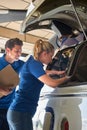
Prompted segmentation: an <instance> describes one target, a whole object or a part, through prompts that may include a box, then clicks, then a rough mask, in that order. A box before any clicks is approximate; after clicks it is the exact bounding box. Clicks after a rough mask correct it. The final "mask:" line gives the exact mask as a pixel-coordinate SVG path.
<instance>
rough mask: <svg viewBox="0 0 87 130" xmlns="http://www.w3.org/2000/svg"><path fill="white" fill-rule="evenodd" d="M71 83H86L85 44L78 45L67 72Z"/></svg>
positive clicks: (86, 47)
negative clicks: (70, 77)
mask: <svg viewBox="0 0 87 130" xmlns="http://www.w3.org/2000/svg"><path fill="white" fill-rule="evenodd" d="M67 74H68V75H72V80H73V81H75V80H76V81H80V82H87V42H84V43H83V44H81V45H79V46H78V47H77V48H76V50H75V54H74V57H73V60H72V63H71V65H70V68H69V70H68V72H67Z"/></svg>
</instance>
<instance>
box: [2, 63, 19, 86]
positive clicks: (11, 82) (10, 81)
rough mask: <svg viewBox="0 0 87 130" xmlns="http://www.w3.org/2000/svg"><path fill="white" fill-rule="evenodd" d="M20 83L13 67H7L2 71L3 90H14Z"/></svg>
mask: <svg viewBox="0 0 87 130" xmlns="http://www.w3.org/2000/svg"><path fill="white" fill-rule="evenodd" d="M18 83H19V76H18V74H17V73H16V72H15V70H14V69H13V68H12V66H11V65H7V66H6V67H5V68H3V69H2V70H1V71H0V86H1V87H2V88H5V87H10V88H14V87H16V86H17V85H18Z"/></svg>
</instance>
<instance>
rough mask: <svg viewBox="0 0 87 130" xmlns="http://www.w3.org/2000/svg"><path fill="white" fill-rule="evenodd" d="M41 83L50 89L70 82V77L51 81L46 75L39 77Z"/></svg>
mask: <svg viewBox="0 0 87 130" xmlns="http://www.w3.org/2000/svg"><path fill="white" fill-rule="evenodd" d="M38 79H39V80H40V81H41V82H43V83H44V84H46V85H48V86H50V87H53V88H55V87H58V86H59V85H60V84H62V83H64V82H66V81H68V80H70V77H69V76H65V77H62V78H60V79H52V78H51V77H49V76H48V75H47V74H44V75H42V76H40V77H39V78H38Z"/></svg>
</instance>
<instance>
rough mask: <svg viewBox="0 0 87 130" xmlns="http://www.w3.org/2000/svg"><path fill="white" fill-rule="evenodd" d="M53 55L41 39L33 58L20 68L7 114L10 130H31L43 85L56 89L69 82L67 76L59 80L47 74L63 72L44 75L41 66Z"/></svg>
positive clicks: (49, 46) (46, 43)
mask: <svg viewBox="0 0 87 130" xmlns="http://www.w3.org/2000/svg"><path fill="white" fill-rule="evenodd" d="M53 55H54V47H53V45H52V44H50V43H49V42H47V41H42V40H41V39H40V40H38V41H37V42H36V43H35V46H34V56H30V57H29V59H28V60H27V62H26V63H25V64H24V66H23V68H22V71H21V74H20V83H19V88H18V90H17V91H16V93H15V98H14V100H13V102H12V103H11V105H10V107H9V110H8V113H7V120H8V123H9V127H10V130H33V126H32V117H33V116H34V114H35V112H36V108H37V105H38V100H39V95H40V91H41V88H42V87H43V86H44V84H47V85H49V86H50V87H53V88H56V87H58V85H60V84H62V83H64V82H65V81H67V80H69V77H67V76H65V77H63V78H60V79H52V78H51V77H50V76H49V74H58V75H59V74H64V73H65V72H64V71H47V73H46V72H45V70H44V69H43V67H44V66H43V64H46V65H47V64H48V63H50V62H51V61H52V57H53Z"/></svg>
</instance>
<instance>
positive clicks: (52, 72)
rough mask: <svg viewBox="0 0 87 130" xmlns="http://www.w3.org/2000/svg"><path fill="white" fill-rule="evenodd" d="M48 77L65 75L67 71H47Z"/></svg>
mask: <svg viewBox="0 0 87 130" xmlns="http://www.w3.org/2000/svg"><path fill="white" fill-rule="evenodd" d="M46 73H47V75H54V74H56V75H65V71H57V70H46Z"/></svg>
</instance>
